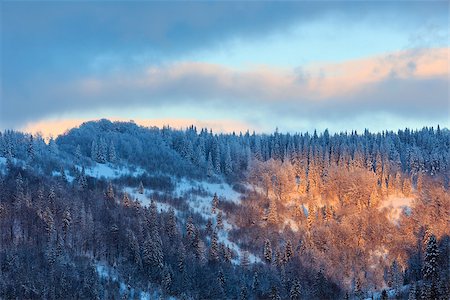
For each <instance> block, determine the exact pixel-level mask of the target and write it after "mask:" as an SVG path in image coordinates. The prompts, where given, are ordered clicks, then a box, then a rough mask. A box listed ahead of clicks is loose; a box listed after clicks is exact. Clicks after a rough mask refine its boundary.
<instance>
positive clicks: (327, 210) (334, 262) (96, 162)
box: [0, 120, 450, 299]
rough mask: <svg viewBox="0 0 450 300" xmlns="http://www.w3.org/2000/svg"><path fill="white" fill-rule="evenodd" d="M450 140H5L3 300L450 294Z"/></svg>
mask: <svg viewBox="0 0 450 300" xmlns="http://www.w3.org/2000/svg"><path fill="white" fill-rule="evenodd" d="M449 181H450V132H449V130H448V129H441V128H439V127H437V128H423V129H421V130H409V129H405V130H399V131H398V132H382V133H370V132H369V131H365V132H363V133H357V132H349V133H338V134H330V133H329V132H328V131H325V132H322V133H317V132H313V133H303V134H283V133H280V132H278V131H275V132H274V133H272V134H270V135H269V134H255V133H249V132H246V133H239V134H235V133H233V134H216V133H214V132H212V131H210V130H208V129H197V128H195V127H190V128H188V129H186V130H174V129H171V128H168V127H167V128H163V129H158V128H156V127H154V128H145V127H141V126H138V125H136V124H134V123H133V122H114V123H113V122H110V121H108V120H100V121H95V122H88V123H84V124H83V125H81V126H80V127H79V128H74V129H72V130H70V131H68V132H66V133H65V134H63V135H61V136H59V137H57V138H56V139H50V140H48V141H45V140H44V139H43V138H42V137H41V136H39V135H30V134H26V133H21V132H16V131H5V132H3V133H1V134H0V231H1V232H0V299H3V298H4V299H17V298H18V299H38V298H45V299H68V298H69V299H154V298H158V297H161V298H164V299H165V298H170V297H173V298H176V299H365V298H371V297H373V298H376V299H383V298H385V299H387V298H390V299H449V297H450V284H449V282H450V274H449V273H450V271H449V270H450V263H449V256H450V217H449V216H450V193H449Z"/></svg>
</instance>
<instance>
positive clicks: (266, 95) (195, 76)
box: [0, 1, 449, 130]
mask: <svg viewBox="0 0 450 300" xmlns="http://www.w3.org/2000/svg"><path fill="white" fill-rule="evenodd" d="M447 9H448V5H447V4H446V3H444V2H439V1H436V2H431V3H421V2H410V3H403V2H385V1H383V2H376V3H375V2H367V1H364V2H337V1H331V2H327V3H323V2H318V3H315V2H283V3H276V2H231V3H228V2H211V3H210V2H187V3H184V2H178V3H176V4H174V3H169V4H168V3H163V2H152V3H148V2H129V3H125V2H63V3H56V2H39V3H34V2H29V1H26V2H23V1H20V2H13V1H10V2H5V3H1V10H0V14H1V22H2V23H1V25H2V26H0V28H1V35H2V45H1V50H2V51H1V57H2V66H1V83H2V85H1V90H0V94H1V97H0V129H5V128H24V127H26V126H27V124H30V123H35V124H40V126H42V127H43V128H44V127H45V125H44V124H43V123H39V122H40V121H42V120H46V119H50V120H55V119H59V120H60V119H62V118H69V119H77V120H79V119H83V120H84V119H86V118H95V119H97V118H99V117H111V116H117V117H119V118H125V119H137V117H139V118H141V119H152V120H155V119H156V120H159V119H164V120H168V121H171V122H173V123H177V121H176V120H194V121H195V120H197V121H198V120H212V119H218V120H232V121H233V122H235V124H240V125H247V126H250V127H252V128H250V129H261V130H267V129H268V128H270V129H273V128H274V127H276V126H279V127H281V128H283V127H284V128H287V129H289V130H291V129H293V130H302V129H304V127H306V128H311V127H319V125H320V124H322V125H320V126H322V127H323V126H328V125H329V124H331V125H334V124H337V123H339V124H346V123H347V124H349V125H348V126H349V127H348V129H352V128H350V126H355V124H360V125H361V126H365V125H364V124H374V123H375V122H379V120H380V119H382V118H383V116H384V117H387V116H389V117H390V118H391V120H397V121H396V122H397V123H396V124H397V125H396V126H397V127H402V126H403V125H406V124H411V123H407V120H413V119H414V120H416V122H415V123H414V124H416V126H419V125H429V124H430V123H431V122H432V123H433V124H435V123H441V124H442V123H444V126H448V113H449V96H448V87H449V79H448V78H449V42H448V36H449V34H448V15H447V13H446V11H447ZM24 20H26V22H25V21H24ZM352 41H353V42H354V44H352ZM271 42H273V44H271ZM401 44H404V46H400V45H401ZM375 46H376V47H375ZM372 48H374V49H376V51H375V52H376V53H378V54H377V55H373V53H374V52H373V51H374V50H373V49H372ZM380 51H382V52H380ZM315 53H317V55H316V54H315ZM319 54H320V55H319ZM349 57H350V59H349ZM321 59H323V61H318V60H321ZM143 112H145V113H146V115H143V114H144V113H143ZM36 122H37V123H36ZM227 122H228V121H227ZM352 122H353V123H352ZM408 122H409V121H408ZM384 123H386V122H384ZM445 123H447V124H445ZM360 125H358V126H360ZM216 126H218V127H220V126H221V125H219V124H217V125H216ZM233 126H234V125H230V124H228V125H227V128H231V127H233ZM342 128H345V125H342ZM245 129H246V128H245Z"/></svg>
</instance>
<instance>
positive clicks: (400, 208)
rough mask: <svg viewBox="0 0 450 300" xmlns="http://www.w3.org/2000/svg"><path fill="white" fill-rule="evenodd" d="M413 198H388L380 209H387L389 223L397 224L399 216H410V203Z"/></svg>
mask: <svg viewBox="0 0 450 300" xmlns="http://www.w3.org/2000/svg"><path fill="white" fill-rule="evenodd" d="M413 200H414V198H411V197H398V196H389V197H388V198H387V199H386V200H384V201H383V203H382V204H381V206H380V209H387V213H388V217H389V220H391V222H393V223H395V224H398V221H399V220H400V216H401V214H402V213H403V212H404V213H405V214H406V215H410V214H411V203H412V202H413Z"/></svg>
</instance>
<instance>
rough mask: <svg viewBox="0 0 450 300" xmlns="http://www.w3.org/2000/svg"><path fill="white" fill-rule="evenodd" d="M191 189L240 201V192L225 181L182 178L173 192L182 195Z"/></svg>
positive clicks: (235, 201)
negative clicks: (214, 181)
mask: <svg viewBox="0 0 450 300" xmlns="http://www.w3.org/2000/svg"><path fill="white" fill-rule="evenodd" d="M192 190H202V191H205V192H206V193H207V194H208V195H209V196H211V197H212V196H214V194H217V196H218V197H219V198H220V200H228V201H231V202H234V203H240V197H241V194H240V193H238V192H236V191H234V190H233V188H232V187H231V186H230V185H229V184H227V183H210V182H205V181H190V180H186V179H182V180H181V181H179V182H178V183H177V186H176V189H175V194H176V195H177V196H183V195H185V194H186V193H190V192H191V191H192Z"/></svg>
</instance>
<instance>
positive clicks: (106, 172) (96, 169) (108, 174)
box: [77, 163, 145, 179]
mask: <svg viewBox="0 0 450 300" xmlns="http://www.w3.org/2000/svg"><path fill="white" fill-rule="evenodd" d="M77 168H78V170H80V171H81V167H80V166H77ZM144 172H145V171H144V170H143V169H141V168H136V170H135V171H132V170H131V169H130V168H128V167H123V168H117V167H114V166H113V165H112V164H99V163H96V164H95V166H93V167H87V168H86V169H85V173H86V175H87V176H90V177H95V178H99V179H100V178H105V179H114V178H119V177H122V176H127V175H129V176H139V175H142V174H143V173H144Z"/></svg>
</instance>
